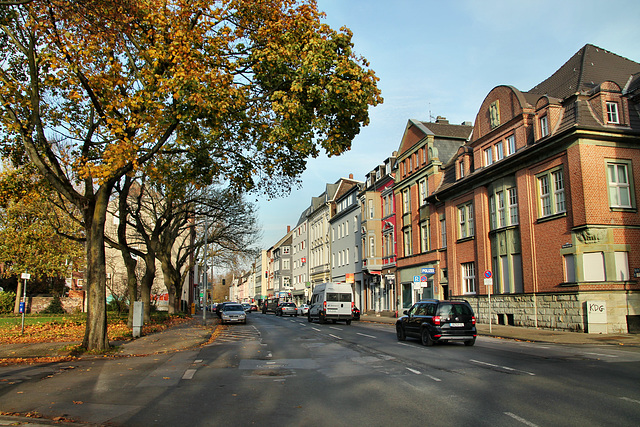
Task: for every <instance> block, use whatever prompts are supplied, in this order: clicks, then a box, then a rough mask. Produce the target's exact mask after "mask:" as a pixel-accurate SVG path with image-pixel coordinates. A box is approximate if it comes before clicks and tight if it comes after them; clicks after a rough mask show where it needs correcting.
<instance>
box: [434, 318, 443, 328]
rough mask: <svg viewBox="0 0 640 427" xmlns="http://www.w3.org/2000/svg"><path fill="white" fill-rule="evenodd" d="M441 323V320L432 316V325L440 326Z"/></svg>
mask: <svg viewBox="0 0 640 427" xmlns="http://www.w3.org/2000/svg"><path fill="white" fill-rule="evenodd" d="M441 321H442V318H441V317H440V316H433V324H434V325H438V326H439V325H440V322H441Z"/></svg>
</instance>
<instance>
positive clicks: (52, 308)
mask: <svg viewBox="0 0 640 427" xmlns="http://www.w3.org/2000/svg"><path fill="white" fill-rule="evenodd" d="M42 313H44V314H65V313H66V312H65V311H64V308H62V301H60V297H59V296H57V295H56V296H54V297H53V299H52V300H51V303H50V304H49V307H47V308H45V309H44V310H42Z"/></svg>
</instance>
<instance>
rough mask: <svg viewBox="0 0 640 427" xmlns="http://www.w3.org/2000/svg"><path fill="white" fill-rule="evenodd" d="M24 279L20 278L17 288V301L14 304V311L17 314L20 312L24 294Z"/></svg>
mask: <svg viewBox="0 0 640 427" xmlns="http://www.w3.org/2000/svg"><path fill="white" fill-rule="evenodd" d="M23 282H24V281H23V280H22V279H18V289H17V290H16V303H15V305H14V306H13V312H14V313H15V314H18V313H20V301H22V294H23V292H24V291H23V290H22V283H23ZM26 309H27V307H26V304H25V310H26Z"/></svg>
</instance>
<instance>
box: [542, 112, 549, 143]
mask: <svg viewBox="0 0 640 427" xmlns="http://www.w3.org/2000/svg"><path fill="white" fill-rule="evenodd" d="M547 135H549V119H548V117H547V116H546V115H545V116H542V117H540V138H544V137H545V136H547Z"/></svg>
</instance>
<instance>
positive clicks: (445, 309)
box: [396, 300, 477, 346]
mask: <svg viewBox="0 0 640 427" xmlns="http://www.w3.org/2000/svg"><path fill="white" fill-rule="evenodd" d="M404 314H405V315H404V316H402V317H400V318H399V319H398V320H397V321H396V335H397V337H398V341H404V340H405V339H406V337H415V338H419V339H420V341H421V342H422V344H423V345H433V343H435V342H446V341H454V340H455V341H464V344H465V345H468V346H471V345H473V344H475V342H476V336H477V331H476V317H475V315H474V314H473V309H472V308H471V306H470V305H469V303H468V302H466V301H464V300H446V301H441V300H424V301H419V302H417V303H415V304H414V305H413V306H411V308H410V309H409V310H405V312H404Z"/></svg>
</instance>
